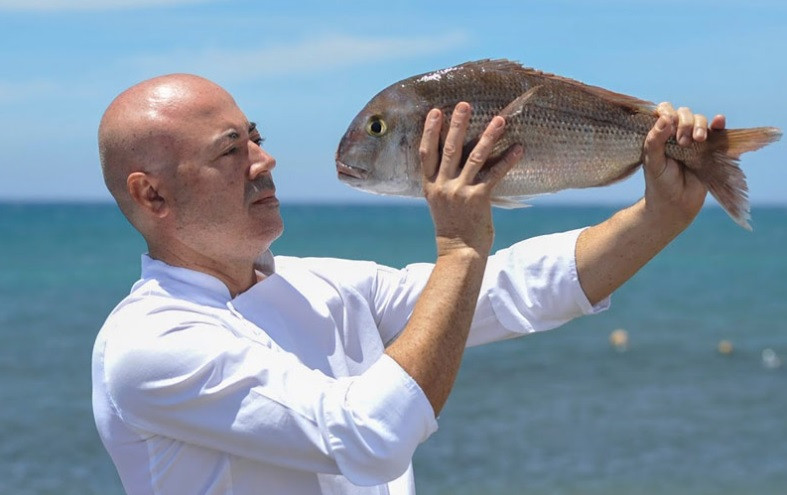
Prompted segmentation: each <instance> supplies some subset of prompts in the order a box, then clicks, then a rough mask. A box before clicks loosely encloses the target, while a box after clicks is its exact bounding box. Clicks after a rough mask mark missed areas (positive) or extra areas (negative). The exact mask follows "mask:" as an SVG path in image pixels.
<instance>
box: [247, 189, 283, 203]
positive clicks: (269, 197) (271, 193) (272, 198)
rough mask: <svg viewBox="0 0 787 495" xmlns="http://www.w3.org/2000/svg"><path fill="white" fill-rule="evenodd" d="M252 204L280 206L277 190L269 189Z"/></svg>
mask: <svg viewBox="0 0 787 495" xmlns="http://www.w3.org/2000/svg"><path fill="white" fill-rule="evenodd" d="M251 204H253V205H269V204H279V200H278V198H276V190H275V189H267V190H265V191H262V193H261V194H260V195H259V197H257V199H255V200H254V201H253V202H252V203H251Z"/></svg>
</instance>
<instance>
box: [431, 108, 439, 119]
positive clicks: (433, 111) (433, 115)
mask: <svg viewBox="0 0 787 495" xmlns="http://www.w3.org/2000/svg"><path fill="white" fill-rule="evenodd" d="M438 118H440V110H438V109H436V108H433V109H431V110H429V120H437V119H438Z"/></svg>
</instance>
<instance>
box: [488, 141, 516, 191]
mask: <svg viewBox="0 0 787 495" xmlns="http://www.w3.org/2000/svg"><path fill="white" fill-rule="evenodd" d="M523 155H524V149H523V148H522V145H521V144H517V145H514V146H513V147H512V148H511V149H509V150H508V151H507V152H506V154H505V155H504V156H503V159H502V160H500V161H499V162H497V163H495V164H494V165H492V166H491V167H490V168H489V171H488V172H487V173H486V174H484V178H483V179H482V180H481V182H479V185H482V187H484V188H486V189H487V190H488V191H491V190H492V189H494V187H495V186H496V185H497V183H498V182H500V181H501V180H502V179H503V177H505V175H506V174H507V173H508V171H509V170H511V169H512V168H513V167H514V165H516V164H517V162H519V160H521V159H522V156H523Z"/></svg>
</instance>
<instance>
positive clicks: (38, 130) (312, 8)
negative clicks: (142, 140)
mask: <svg viewBox="0 0 787 495" xmlns="http://www.w3.org/2000/svg"><path fill="white" fill-rule="evenodd" d="M0 41H2V46H3V49H2V50H1V51H0V67H2V70H0V116H1V117H0V149H2V150H3V153H2V164H0V166H1V167H2V172H3V173H2V179H0V200H13V201H16V200H27V201H32V200H87V201H94V200H109V195H108V194H107V193H106V191H105V189H104V185H103V182H102V180H101V174H100V171H99V165H98V156H97V151H96V140H95V135H96V128H97V125H98V121H99V119H100V117H101V114H102V112H103V110H104V108H105V107H106V106H107V104H108V103H109V102H110V101H111V100H112V98H114V97H115V96H116V95H117V94H118V93H119V92H121V91H122V90H124V89H125V88H127V87H128V86H130V85H132V84H134V83H136V82H138V81H140V80H143V79H146V78H148V77H152V76H155V75H159V74H164V73H171V72H192V73H197V74H200V75H203V76H206V77H208V78H210V79H213V80H215V81H216V82H218V83H219V84H221V85H223V86H224V87H226V88H227V89H228V90H229V91H230V92H231V93H232V94H233V95H234V96H235V98H236V100H237V101H238V103H239V104H240V106H241V108H243V110H244V111H245V112H246V114H247V116H248V117H249V118H250V119H251V120H255V121H257V122H258V123H259V124H260V127H261V128H262V132H263V135H264V136H265V137H266V144H265V146H266V148H267V149H268V151H270V152H271V153H272V154H273V155H274V156H275V157H276V158H277V161H278V166H277V170H276V171H275V174H274V176H275V178H276V182H277V186H278V189H279V197H280V198H282V200H284V201H380V197H378V196H371V195H368V194H365V193H362V192H358V191H354V190H352V189H350V188H348V187H347V186H345V185H343V184H342V183H340V182H339V181H338V180H337V179H336V176H335V170H334V153H335V151H336V146H337V144H338V142H339V138H340V137H341V135H342V134H343V133H344V131H345V129H346V127H347V125H348V124H349V122H350V120H351V119H352V118H353V117H354V116H355V114H356V113H357V112H358V111H359V110H360V109H361V107H363V105H364V104H365V103H366V101H368V100H369V99H370V98H371V97H372V96H373V95H374V94H375V93H377V92H378V91H379V90H381V89H382V88H384V87H386V86H388V85H389V84H391V83H393V82H395V81H397V80H399V79H403V78H405V77H409V76H411V75H415V74H418V73H422V72H427V71H430V70H433V69H438V68H442V67H447V66H451V65H455V64H457V63H461V62H464V61H467V60H473V59H480V58H509V59H512V60H517V61H520V62H522V63H523V64H524V65H527V66H531V67H536V68H538V69H542V70H546V71H550V72H555V73H558V74H561V75H565V76H569V77H573V78H575V79H579V80H581V81H584V82H587V83H590V84H595V85H599V86H603V87H607V88H609V89H612V90H615V91H619V92H623V93H628V94H631V95H634V96H638V97H640V98H644V99H649V100H652V101H656V102H658V101H663V100H669V101H672V102H674V103H675V104H677V105H686V106H689V107H691V108H692V109H693V110H695V111H697V112H701V113H706V114H708V115H712V114H715V113H725V114H726V115H727V117H728V125H729V127H750V126H759V125H773V126H777V127H781V128H782V129H787V116H785V114H786V113H787V112H786V110H787V103H786V102H787V97H785V88H787V54H785V51H786V50H787V3H785V2H783V1H782V0H778V1H775V0H774V1H756V0H752V1H747V2H738V1H726V0H716V1H705V0H694V1H692V2H685V1H673V0H662V1H660V2H655V1H649V0H644V1H636V2H634V1H625V0H608V1H605V0H599V1H593V2H585V1H575V2H568V1H553V2H545V1H533V2H530V1H524V0H523V1H510V2H494V1H490V2H478V1H474V2H468V1H463V0H454V1H450V2H444V1H434V2H426V1H421V2H417V1H399V2H397V1H387V2H349V1H348V2H331V1H323V2H319V1H296V2H265V1H230V0H159V1H155V0H0ZM786 159H787V140H783V141H781V142H779V143H776V144H774V145H771V146H770V147H768V148H766V149H764V150H761V151H758V152H756V153H752V154H748V155H744V159H743V169H744V171H745V172H746V174H747V176H748V178H749V186H750V190H751V192H750V197H751V200H752V202H753V203H755V204H764V203H771V204H772V203H779V204H787V195H785V194H784V192H783V191H784V189H785V184H787V163H786V162H787V160H786ZM642 190H643V185H642V180H641V178H640V177H639V176H637V177H635V178H632V179H629V180H627V181H625V182H624V183H621V184H618V185H615V186H612V187H610V188H606V189H604V190H601V189H590V190H583V191H564V192H560V193H558V194H554V195H551V196H549V197H544V198H539V199H537V200H535V201H534V202H535V203H536V204H538V203H542V204H543V203H555V202H564V203H565V202H616V203H617V202H631V201H634V200H636V199H637V198H639V197H640V196H641V194H642Z"/></svg>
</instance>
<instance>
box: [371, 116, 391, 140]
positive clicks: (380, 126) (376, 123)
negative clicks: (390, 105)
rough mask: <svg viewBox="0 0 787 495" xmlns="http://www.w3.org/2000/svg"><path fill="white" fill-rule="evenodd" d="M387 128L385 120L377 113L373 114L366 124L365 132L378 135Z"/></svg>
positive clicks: (373, 135) (374, 135) (383, 132)
mask: <svg viewBox="0 0 787 495" xmlns="http://www.w3.org/2000/svg"><path fill="white" fill-rule="evenodd" d="M387 130H388V126H387V125H386V124H385V121H384V120H383V119H382V117H380V116H379V115H374V116H372V118H370V119H369V122H368V123H367V124H366V132H367V133H368V134H369V135H370V136H372V137H380V136H382V135H383V134H385V131H387Z"/></svg>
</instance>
